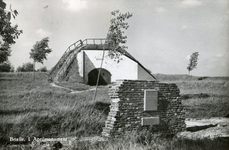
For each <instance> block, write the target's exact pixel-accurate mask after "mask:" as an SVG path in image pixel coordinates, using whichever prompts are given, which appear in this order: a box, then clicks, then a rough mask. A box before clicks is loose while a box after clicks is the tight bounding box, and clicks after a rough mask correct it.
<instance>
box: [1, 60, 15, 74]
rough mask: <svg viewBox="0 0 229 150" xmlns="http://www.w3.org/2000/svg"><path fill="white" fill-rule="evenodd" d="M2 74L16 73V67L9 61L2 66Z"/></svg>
mask: <svg viewBox="0 0 229 150" xmlns="http://www.w3.org/2000/svg"><path fill="white" fill-rule="evenodd" d="M0 72H14V67H13V66H12V65H11V63H10V62H9V61H4V62H3V63H1V64H0Z"/></svg>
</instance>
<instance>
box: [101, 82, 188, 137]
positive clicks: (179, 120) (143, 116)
mask: <svg viewBox="0 0 229 150" xmlns="http://www.w3.org/2000/svg"><path fill="white" fill-rule="evenodd" d="M145 90H156V91H157V93H158V96H157V107H156V108H157V109H156V110H151V111H144V91H145ZM109 96H110V100H111V105H110V112H109V114H108V117H107V121H106V122H105V127H104V128H103V132H102V136H105V137H117V136H120V135H123V134H124V133H126V132H129V131H133V130H142V129H144V130H145V129H146V130H149V131H151V132H153V133H165V134H168V135H171V134H176V133H178V132H181V131H184V130H185V128H186V125H185V110H184V108H183V106H182V105H181V99H180V90H179V88H178V87H177V86H176V84H166V83H159V82H157V81H145V80H118V81H116V83H115V85H114V86H112V87H111V88H110V91H109ZM148 118H151V120H150V121H147V119H148ZM143 120H144V124H143V123H142V121H143ZM147 124H148V125H147ZM149 124H150V125H149Z"/></svg>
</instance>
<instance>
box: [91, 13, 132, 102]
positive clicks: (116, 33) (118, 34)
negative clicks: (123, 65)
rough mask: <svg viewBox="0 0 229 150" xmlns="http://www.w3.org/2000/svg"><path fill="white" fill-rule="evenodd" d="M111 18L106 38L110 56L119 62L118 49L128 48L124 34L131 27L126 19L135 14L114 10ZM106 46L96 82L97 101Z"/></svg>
mask: <svg viewBox="0 0 229 150" xmlns="http://www.w3.org/2000/svg"><path fill="white" fill-rule="evenodd" d="M111 16H112V17H111V20H110V23H111V25H110V27H109V30H108V33H107V38H106V43H107V44H108V46H109V47H111V49H110V48H108V49H109V52H108V56H109V57H110V58H111V59H113V60H114V61H116V62H117V63H119V61H120V60H121V58H120V56H121V54H120V52H118V51H117V49H118V48H119V47H122V48H127V46H125V45H124V44H126V42H127V40H126V39H127V36H125V35H124V30H127V29H128V28H129V25H128V23H127V22H125V21H126V19H129V18H130V17H132V16H133V14H131V13H129V12H127V13H125V14H122V13H121V12H119V10H114V11H112V12H111ZM104 54H105V51H104V47H103V56H102V61H101V65H100V69H99V73H98V78H97V83H96V88H95V93H94V96H93V101H95V98H96V93H97V87H98V84H99V77H100V73H101V68H102V66H103V59H104Z"/></svg>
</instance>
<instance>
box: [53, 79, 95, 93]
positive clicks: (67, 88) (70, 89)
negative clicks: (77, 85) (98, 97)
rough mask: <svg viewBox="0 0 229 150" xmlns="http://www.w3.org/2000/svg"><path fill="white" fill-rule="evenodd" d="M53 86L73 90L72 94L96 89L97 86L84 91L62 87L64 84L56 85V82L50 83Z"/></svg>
mask: <svg viewBox="0 0 229 150" xmlns="http://www.w3.org/2000/svg"><path fill="white" fill-rule="evenodd" d="M50 85H51V86H53V87H57V88H61V89H65V90H69V91H71V92H70V93H71V94H75V93H82V92H87V91H93V90H95V88H91V89H88V90H82V91H74V90H73V89H70V88H66V87H62V86H59V85H56V84H55V83H53V82H52V83H50Z"/></svg>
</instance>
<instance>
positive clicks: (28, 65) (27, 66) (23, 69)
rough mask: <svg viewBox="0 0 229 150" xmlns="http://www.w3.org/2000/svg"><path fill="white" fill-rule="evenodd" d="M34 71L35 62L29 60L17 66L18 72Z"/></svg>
mask: <svg viewBox="0 0 229 150" xmlns="http://www.w3.org/2000/svg"><path fill="white" fill-rule="evenodd" d="M32 71H33V64H32V63H30V62H28V63H25V64H23V65H22V67H21V66H19V67H18V68H17V72H32Z"/></svg>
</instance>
